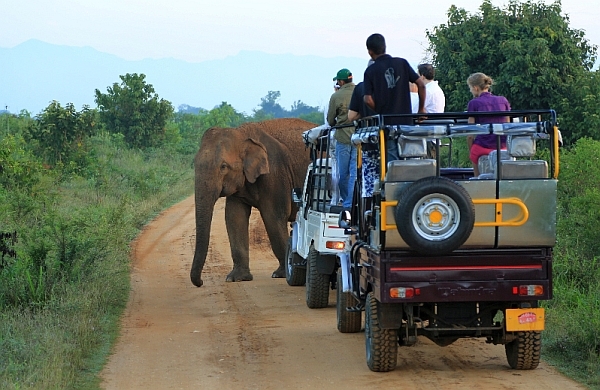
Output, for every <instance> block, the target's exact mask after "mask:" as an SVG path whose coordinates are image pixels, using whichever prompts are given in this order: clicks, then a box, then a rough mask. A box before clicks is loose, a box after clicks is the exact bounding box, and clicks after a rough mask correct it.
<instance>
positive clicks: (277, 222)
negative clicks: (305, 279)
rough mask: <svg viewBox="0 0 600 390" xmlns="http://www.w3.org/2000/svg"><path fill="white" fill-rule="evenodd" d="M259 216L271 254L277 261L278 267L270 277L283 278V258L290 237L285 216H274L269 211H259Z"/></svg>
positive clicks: (274, 214)
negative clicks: (267, 236) (267, 238)
mask: <svg viewBox="0 0 600 390" xmlns="http://www.w3.org/2000/svg"><path fill="white" fill-rule="evenodd" d="M261 216H262V219H263V223H264V225H265V229H266V230H267V234H268V235H269V241H270V242H271V248H272V249H273V253H274V254H275V257H277V260H279V267H278V268H277V269H276V270H275V271H274V272H273V274H272V275H271V277H272V278H285V266H286V265H285V260H286V259H285V256H286V250H287V245H288V239H289V237H290V232H289V230H288V220H287V216H283V217H282V216H281V215H276V213H274V212H272V211H271V210H264V211H263V210H261Z"/></svg>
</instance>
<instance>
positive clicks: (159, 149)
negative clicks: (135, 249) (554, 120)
mask: <svg viewBox="0 0 600 390" xmlns="http://www.w3.org/2000/svg"><path fill="white" fill-rule="evenodd" d="M427 33H428V38H429V41H430V49H429V53H430V56H431V58H430V60H431V62H432V63H433V64H434V66H435V67H436V68H437V78H438V79H439V81H440V85H441V87H442V88H443V89H444V90H445V91H446V97H447V110H448V111H462V110H464V108H465V107H466V104H467V102H468V100H469V99H470V96H469V95H468V88H467V87H466V78H467V77H468V75H469V74H470V73H473V72H479V71H480V72H484V73H487V74H489V75H490V76H492V77H493V78H494V79H495V80H496V82H497V85H496V86H495V87H494V88H495V89H494V92H495V93H497V94H502V95H505V96H506V97H507V98H508V99H509V101H510V102H511V104H512V106H513V109H526V108H554V109H556V110H557V112H558V115H559V119H560V121H561V122H560V123H561V130H562V134H563V138H564V141H565V144H564V146H563V148H562V155H561V170H560V177H559V179H560V181H559V189H558V191H559V196H558V199H559V205H558V218H557V231H558V242H557V246H556V248H555V255H556V256H555V262H554V299H553V300H551V301H549V302H546V303H545V307H546V310H547V327H546V331H545V332H544V333H543V338H544V344H543V345H544V346H543V359H544V360H546V361H548V362H550V363H551V364H553V365H556V366H557V368H558V369H559V370H561V371H562V372H564V373H566V374H567V375H569V376H571V377H573V378H575V379H576V380H578V381H580V382H582V383H585V384H587V385H588V386H589V387H591V388H595V389H600V240H599V239H598V238H599V236H598V230H597V226H599V225H600V190H599V189H598V188H600V186H599V183H600V161H598V160H599V158H600V157H599V156H600V106H598V104H597V102H598V101H599V100H600V78H599V77H598V70H592V65H593V64H594V62H595V60H596V46H594V45H591V44H590V43H588V42H587V41H586V40H585V38H584V34H583V32H581V31H578V30H573V29H571V28H570V27H569V23H568V18H567V17H566V16H564V15H562V11H561V8H560V3H559V2H557V3H554V4H551V5H546V4H544V3H542V2H541V3H535V2H523V3H521V2H510V3H509V4H508V5H507V6H506V8H503V9H500V8H496V7H493V6H492V5H491V3H490V2H488V1H484V2H483V3H482V5H481V8H480V12H479V13H477V14H474V15H471V14H468V13H466V12H465V11H464V10H461V9H459V8H456V7H452V8H450V10H449V11H448V23H447V24H443V25H440V26H436V27H435V28H433V29H432V30H431V31H428V32H427ZM99 87H101V88H105V90H106V92H102V91H101V90H96V91H95V92H96V103H97V107H96V108H90V107H83V108H82V109H81V110H80V111H78V110H77V109H76V108H75V107H73V105H72V104H70V103H67V104H66V105H64V106H62V105H61V104H60V103H59V102H51V103H50V104H49V106H48V107H47V108H46V109H44V110H43V111H42V112H41V113H39V114H37V115H35V116H32V114H31V113H28V112H26V111H22V112H20V113H18V114H14V113H7V112H5V113H2V114H0V250H1V257H0V388H3V389H4V388H6V389H26V388H36V389H38V388H49V389H58V388H60V389H63V388H64V389H68V388H77V389H81V388H97V387H98V385H99V379H98V376H97V374H98V372H99V371H100V370H101V368H102V366H103V364H104V363H105V361H106V359H107V357H108V354H109V351H110V348H111V345H112V343H113V342H114V340H115V337H116V336H117V333H118V319H119V316H120V314H121V313H122V311H123V309H124V307H125V304H126V302H127V299H128V294H129V256H130V242H131V241H132V240H133V239H134V238H135V237H136V236H137V235H138V233H139V232H140V230H141V229H142V228H143V226H144V225H145V224H146V223H147V222H148V221H150V220H151V219H152V218H153V217H155V216H156V215H157V214H158V213H159V212H160V211H161V210H164V209H165V208H167V207H168V206H170V205H172V204H174V203H176V202H178V201H179V200H181V199H183V198H184V197H186V196H189V195H191V194H192V192H193V167H192V160H193V156H194V154H195V152H196V151H197V149H198V146H199V142H200V139H201V137H202V134H203V133H204V131H205V130H206V129H208V128H210V127H213V126H218V127H231V126H237V125H239V124H241V123H244V122H247V121H256V120H264V119H270V118H277V117H289V116H296V117H301V118H303V119H307V120H310V121H312V122H314V123H315V124H316V125H318V124H321V123H323V112H322V111H319V110H318V109H317V108H315V107H310V106H307V105H306V104H304V103H302V102H300V101H298V102H296V103H294V105H293V106H292V107H291V109H290V110H287V109H284V108H283V107H281V106H280V105H279V104H278V103H277V100H278V99H279V96H280V95H279V92H277V91H269V92H268V94H267V95H266V96H265V98H263V99H261V102H260V103H259V104H258V106H257V107H258V108H257V109H256V110H255V111H254V113H253V115H250V116H249V115H246V114H243V113H240V112H238V111H236V110H235V109H234V108H233V107H232V106H231V105H229V104H228V103H226V102H222V103H221V104H220V105H218V106H216V107H215V108H213V109H210V110H205V109H201V108H194V107H190V106H182V107H179V110H178V111H177V112H175V110H174V108H173V107H172V105H171V103H170V102H168V101H165V100H163V99H160V98H159V96H158V94H157V93H156V91H154V88H153V87H152V85H151V84H149V83H148V82H147V81H146V79H145V75H143V74H126V75H122V76H120V81H119V82H116V83H114V84H113V85H112V86H109V87H102V86H99ZM123 107H127V111H125V110H124V108H123ZM299 142H300V141H299ZM463 149H464V148H463ZM461 150H462V149H461V146H460V145H459V146H458V147H457V151H458V152H460V156H461V158H463V159H465V164H466V163H467V160H466V150H462V151H461Z"/></svg>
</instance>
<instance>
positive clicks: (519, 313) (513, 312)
mask: <svg viewBox="0 0 600 390" xmlns="http://www.w3.org/2000/svg"><path fill="white" fill-rule="evenodd" d="M505 315H506V330H507V331H508V332H518V331H531V330H544V309H542V308H537V309H506V314H505Z"/></svg>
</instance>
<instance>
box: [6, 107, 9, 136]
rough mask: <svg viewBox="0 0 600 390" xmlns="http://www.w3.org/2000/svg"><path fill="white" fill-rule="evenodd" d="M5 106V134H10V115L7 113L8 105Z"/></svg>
mask: <svg viewBox="0 0 600 390" xmlns="http://www.w3.org/2000/svg"><path fill="white" fill-rule="evenodd" d="M5 107H6V134H10V120H9V116H10V115H8V105H6V106H5Z"/></svg>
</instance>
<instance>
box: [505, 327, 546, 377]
mask: <svg viewBox="0 0 600 390" xmlns="http://www.w3.org/2000/svg"><path fill="white" fill-rule="evenodd" d="M516 336H517V338H516V339H515V340H513V341H511V342H510V343H508V344H505V345H504V350H505V351H506V359H507V360H508V364H509V365H510V367H511V368H513V369H515V370H533V369H534V368H536V367H537V366H538V364H540V355H541V351H542V334H541V332H535V331H531V332H517V333H516Z"/></svg>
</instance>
